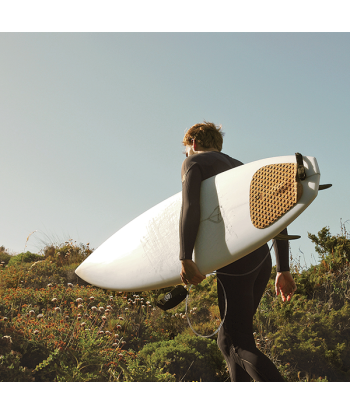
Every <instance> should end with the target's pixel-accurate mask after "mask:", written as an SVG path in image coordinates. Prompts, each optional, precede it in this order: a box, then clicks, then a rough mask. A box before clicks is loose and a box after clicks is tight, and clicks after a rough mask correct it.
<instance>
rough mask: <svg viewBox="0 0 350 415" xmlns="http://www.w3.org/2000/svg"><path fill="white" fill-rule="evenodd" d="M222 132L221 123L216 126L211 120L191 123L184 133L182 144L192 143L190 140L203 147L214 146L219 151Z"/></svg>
mask: <svg viewBox="0 0 350 415" xmlns="http://www.w3.org/2000/svg"><path fill="white" fill-rule="evenodd" d="M223 136H224V133H223V132H222V131H221V125H219V126H216V125H215V124H213V123H212V122H207V121H204V122H203V123H200V124H195V125H193V126H192V127H191V128H190V129H189V130H188V131H187V133H186V134H185V137H184V139H183V140H182V144H183V145H184V146H188V145H189V146H190V145H192V140H196V142H197V143H198V144H200V145H201V146H202V147H205V148H216V149H217V150H219V151H221V149H222V142H223Z"/></svg>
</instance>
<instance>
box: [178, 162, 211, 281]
mask: <svg viewBox="0 0 350 415" xmlns="http://www.w3.org/2000/svg"><path fill="white" fill-rule="evenodd" d="M201 183H202V175H201V171H200V168H199V167H198V166H196V165H193V166H192V167H191V168H190V169H189V170H187V171H186V172H185V174H184V178H183V182H182V207H181V215H180V226H179V232H180V260H181V264H182V269H181V279H182V281H183V283H184V284H194V285H197V284H199V283H200V282H201V281H203V280H204V279H205V275H203V274H202V273H201V272H200V271H199V269H198V267H197V265H196V264H195V263H194V262H193V261H192V254H193V248H194V244H195V242H196V237H197V233H198V228H199V222H200V188H201Z"/></svg>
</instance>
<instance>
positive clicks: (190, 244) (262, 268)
mask: <svg viewBox="0 0 350 415" xmlns="http://www.w3.org/2000/svg"><path fill="white" fill-rule="evenodd" d="M242 164H243V163H241V162H240V161H238V160H235V159H233V158H231V157H229V156H228V155H226V154H223V153H220V152H215V151H208V152H204V153H199V154H194V155H192V156H190V157H188V158H186V160H185V161H184V162H183V165H182V171H181V177H182V208H181V217H180V259H181V260H182V259H192V253H193V248H194V244H195V241H196V236H197V232H198V227H199V221H200V205H199V200H200V198H199V196H200V187H201V182H202V180H205V179H208V178H209V177H212V176H214V175H216V174H218V173H222V172H223V171H225V170H228V169H231V168H234V167H238V166H240V165H242ZM232 197H235V194H234V189H233V190H232ZM284 232H287V231H286V230H285V231H284ZM274 248H275V253H276V265H277V271H289V261H288V251H289V250H288V241H275V243H274ZM268 251H269V250H268V246H267V244H265V245H263V246H262V247H260V248H259V249H257V250H256V251H254V252H252V253H250V254H249V255H247V256H245V257H243V258H241V259H240V260H238V261H236V262H233V263H231V264H229V265H227V266H225V267H223V268H220V269H218V270H217V277H218V279H220V281H221V283H222V284H223V286H224V289H225V293H226V297H227V314H226V318H225V322H224V324H223V326H222V327H221V329H220V331H219V334H218V346H219V348H220V350H221V352H222V354H223V355H224V357H225V360H226V362H227V365H228V368H229V372H230V377H231V381H236V382H237V381H241V382H244V381H250V380H251V379H254V380H256V381H270V382H277V381H283V378H282V376H281V375H280V373H279V372H278V370H277V368H276V367H275V365H274V364H273V363H272V362H271V361H270V360H269V359H268V358H267V357H266V356H265V355H264V354H263V353H261V352H260V351H259V350H258V349H257V347H256V345H255V340H254V335H253V316H254V314H255V312H256V309H257V307H258V305H259V302H260V299H261V297H262V295H263V293H264V291H265V288H266V285H267V282H268V280H269V278H270V275H271V267H272V262H271V256H270V254H269V252H268ZM264 258H266V259H265V261H264ZM259 264H260V265H259ZM256 267H258V268H257V269H256V270H255V271H254V272H251V273H249V274H248V275H245V276H232V275H230V276H227V275H224V274H223V273H225V274H235V275H237V274H238V275H241V274H246V273H247V272H249V271H250V270H254V269H255V268H256ZM218 301H219V308H220V313H221V318H223V317H224V308H225V301H224V294H223V290H222V287H221V284H220V283H218Z"/></svg>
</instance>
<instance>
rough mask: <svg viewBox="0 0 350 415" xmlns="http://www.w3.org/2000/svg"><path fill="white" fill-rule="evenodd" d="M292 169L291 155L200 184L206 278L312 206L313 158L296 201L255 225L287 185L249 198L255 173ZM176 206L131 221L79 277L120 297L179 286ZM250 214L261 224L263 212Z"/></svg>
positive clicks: (201, 262)
mask: <svg viewBox="0 0 350 415" xmlns="http://www.w3.org/2000/svg"><path fill="white" fill-rule="evenodd" d="M290 164H293V165H296V158H295V156H282V157H273V158H268V159H264V160H258V161H255V162H252V163H247V164H245V165H243V166H239V167H236V168H233V169H231V170H228V171H225V172H223V173H220V174H218V175H216V176H214V177H211V178H209V179H207V180H204V181H203V182H202V185H201V202H200V203H201V222H200V226H199V231H198V235H197V239H196V244H195V250H194V261H195V262H196V263H197V265H198V267H199V269H200V270H201V272H202V273H203V274H209V273H211V272H213V271H215V270H216V269H219V268H221V267H223V266H225V265H228V264H230V263H231V262H233V261H236V260H238V259H239V258H242V257H243V256H245V255H247V254H248V253H250V252H252V251H254V250H255V249H257V248H258V247H260V246H262V245H263V244H264V243H266V242H268V241H269V240H271V239H273V237H275V236H276V235H277V234H279V233H280V232H281V231H282V230H283V229H284V228H285V227H287V226H288V225H289V224H290V223H291V222H292V221H294V220H295V219H296V218H297V217H298V216H299V215H300V214H301V213H302V212H303V211H304V210H305V209H306V208H307V206H309V205H310V203H311V202H312V201H313V200H314V199H315V197H316V196H317V193H318V188H319V180H320V171H319V167H318V165H317V161H316V159H315V158H314V157H303V165H304V169H305V172H306V178H305V180H302V181H300V183H299V185H298V186H299V190H298V192H299V193H298V194H299V196H298V198H299V200H298V201H297V202H296V203H294V205H293V206H292V207H291V208H289V210H288V211H287V212H286V213H283V214H282V216H281V217H278V218H277V219H273V218H272V223H267V225H266V223H265V224H260V225H259V224H258V225H257V224H256V223H255V224H254V223H253V222H254V220H255V221H256V218H255V219H254V220H253V216H252V209H253V210H254V208H253V207H252V204H253V202H254V200H257V201H258V202H259V203H260V202H261V203H263V204H264V203H265V201H266V200H267V199H268V197H270V199H271V198H272V199H273V198H275V199H276V197H275V196H276V195H277V199H278V197H279V194H282V193H283V192H284V190H283V189H284V188H283V186H284V185H283V183H282V184H280V183H279V182H278V183H277V184H276V183H273V182H272V185H271V183H270V185H269V186H270V188H271V189H272V190H271V189H270V190H271V191H270V193H271V194H270V196H267V195H264V191H262V190H261V189H262V188H264V186H262V187H260V190H258V191H257V193H256V194H254V195H253V196H252V194H253V193H252V182H254V180H255V181H258V182H259V180H260V179H259V177H260V176H259V174H260V173H259V172H260V171H263V173H264V174H266V170H265V169H267V171H269V170H268V169H269V167H266V166H272V167H273V168H277V167H278V166H279V165H290ZM272 172H274V170H272ZM268 174H269V173H268ZM300 186H302V189H300ZM300 190H302V195H301V197H300ZM271 195H272V196H271ZM252 198H253V199H252ZM260 199H261V200H260ZM265 199H266V200H265ZM252 200H253V202H252ZM181 202H182V196H181V192H179V193H177V194H176V195H174V196H172V197H170V198H169V199H167V200H165V201H163V202H162V203H160V204H158V205H156V206H154V207H153V208H152V209H150V210H148V211H146V212H145V213H143V214H142V215H140V216H139V217H137V218H136V219H134V220H133V221H131V222H130V223H129V224H127V225H126V226H124V227H123V228H122V229H120V230H119V231H118V232H116V233H115V234H114V235H113V236H111V237H110V238H109V239H108V240H107V241H106V242H104V243H103V244H102V245H101V246H100V247H98V248H97V249H96V250H95V251H94V252H93V253H92V254H91V255H90V256H89V257H88V258H87V259H86V260H85V261H84V262H83V263H82V264H81V265H80V266H79V267H78V268H77V270H76V273H77V275H79V277H81V278H82V279H83V280H85V281H87V282H88V283H90V284H92V285H95V286H98V287H101V288H105V289H111V290H120V291H145V290H152V289H159V288H164V287H169V286H172V285H176V284H179V283H181V278H180V271H181V264H180V261H179V219H180V210H181ZM267 203H269V201H268V200H267ZM255 210H257V212H256V215H257V218H258V219H259V216H260V211H259V210H260V208H258V209H255ZM272 210H273V209H272ZM253 213H254V212H253ZM277 215H278V213H277ZM265 222H266V221H265ZM270 222H271V220H270ZM259 226H260V228H259Z"/></svg>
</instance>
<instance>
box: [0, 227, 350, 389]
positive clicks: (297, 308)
mask: <svg viewBox="0 0 350 415" xmlns="http://www.w3.org/2000/svg"><path fill="white" fill-rule="evenodd" d="M309 238H310V239H311V240H312V241H313V242H314V243H315V249H316V252H318V254H319V255H320V261H319V264H318V265H316V266H311V267H310V268H308V269H302V268H301V267H300V265H299V264H296V263H294V264H293V267H292V270H291V271H292V274H293V276H294V278H295V280H296V283H297V286H298V290H297V292H296V294H295V295H294V297H293V299H292V300H291V301H290V302H289V303H282V301H281V299H280V298H278V297H276V296H275V294H274V276H275V270H273V272H272V275H271V279H270V281H269V284H268V286H267V288H266V292H265V295H264V297H263V299H262V301H261V304H260V306H259V309H258V312H257V313H256V316H255V319H254V330H255V333H254V335H255V339H256V343H257V347H259V348H260V349H261V350H262V351H263V352H264V353H265V354H267V355H268V356H269V357H270V358H271V359H272V360H273V362H274V363H275V364H276V366H277V367H278V369H279V370H280V372H281V373H282V374H283V376H284V377H285V379H286V380H287V381H332V382H334V381H349V380H350V348H349V343H350V264H349V261H350V240H349V237H348V234H347V232H346V229H345V228H344V227H342V229H341V234H340V235H337V236H332V235H331V234H330V232H329V229H328V228H323V229H322V230H321V231H320V232H319V233H318V235H311V234H309ZM91 252H92V250H91V249H90V247H89V244H87V245H79V246H78V245H76V244H75V243H73V241H71V240H70V241H67V242H65V243H64V244H62V245H59V246H54V245H51V246H47V247H46V248H45V249H44V250H43V252H42V253H41V255H37V254H32V253H30V252H25V253H23V254H20V255H16V256H14V255H11V254H9V253H8V252H7V251H6V249H5V248H4V247H0V262H1V266H0V380H1V381H8V382H9V381H10V382H20V381H22V382H31V381H55V382H67V381H76V382H83V381H84V382H86V381H95V382H106V381H114V382H140V381H142V382H145V381H148V382H181V381H182V382H186V381H202V382H213V381H214V382H224V381H229V375H228V371H227V368H226V364H225V362H224V360H223V358H222V355H221V353H220V352H219V350H218V347H217V345H216V336H213V337H211V338H204V337H200V336H196V335H195V334H194V333H193V331H192V329H191V328H190V327H189V324H188V321H187V318H189V319H190V322H191V325H192V327H193V329H194V330H195V331H197V332H198V333H201V334H202V335H203V336H206V335H209V334H211V333H213V332H214V331H215V330H216V329H217V327H218V325H219V324H220V319H219V311H218V307H217V300H216V283H215V276H210V277H208V278H207V279H206V280H205V281H204V282H203V283H202V284H200V285H199V286H197V287H195V288H194V287H193V288H192V289H191V293H190V299H189V301H188V304H187V305H188V309H187V313H186V302H183V303H181V304H180V305H179V306H178V307H177V308H176V309H172V310H168V311H166V312H164V311H162V310H160V309H159V308H157V307H156V306H155V303H156V300H157V298H158V296H159V295H160V294H161V293H164V292H166V291H168V290H169V289H163V290H158V291H150V292H135V293H125V292H112V291H106V290H102V289H99V288H96V287H93V286H90V285H89V284H87V283H85V282H84V281H82V280H80V279H79V277H77V276H76V274H75V273H74V270H75V268H76V267H77V266H78V264H79V263H81V262H82V261H83V260H84V259H85V258H86V257H87V256H88V255H90V253H91Z"/></svg>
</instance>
